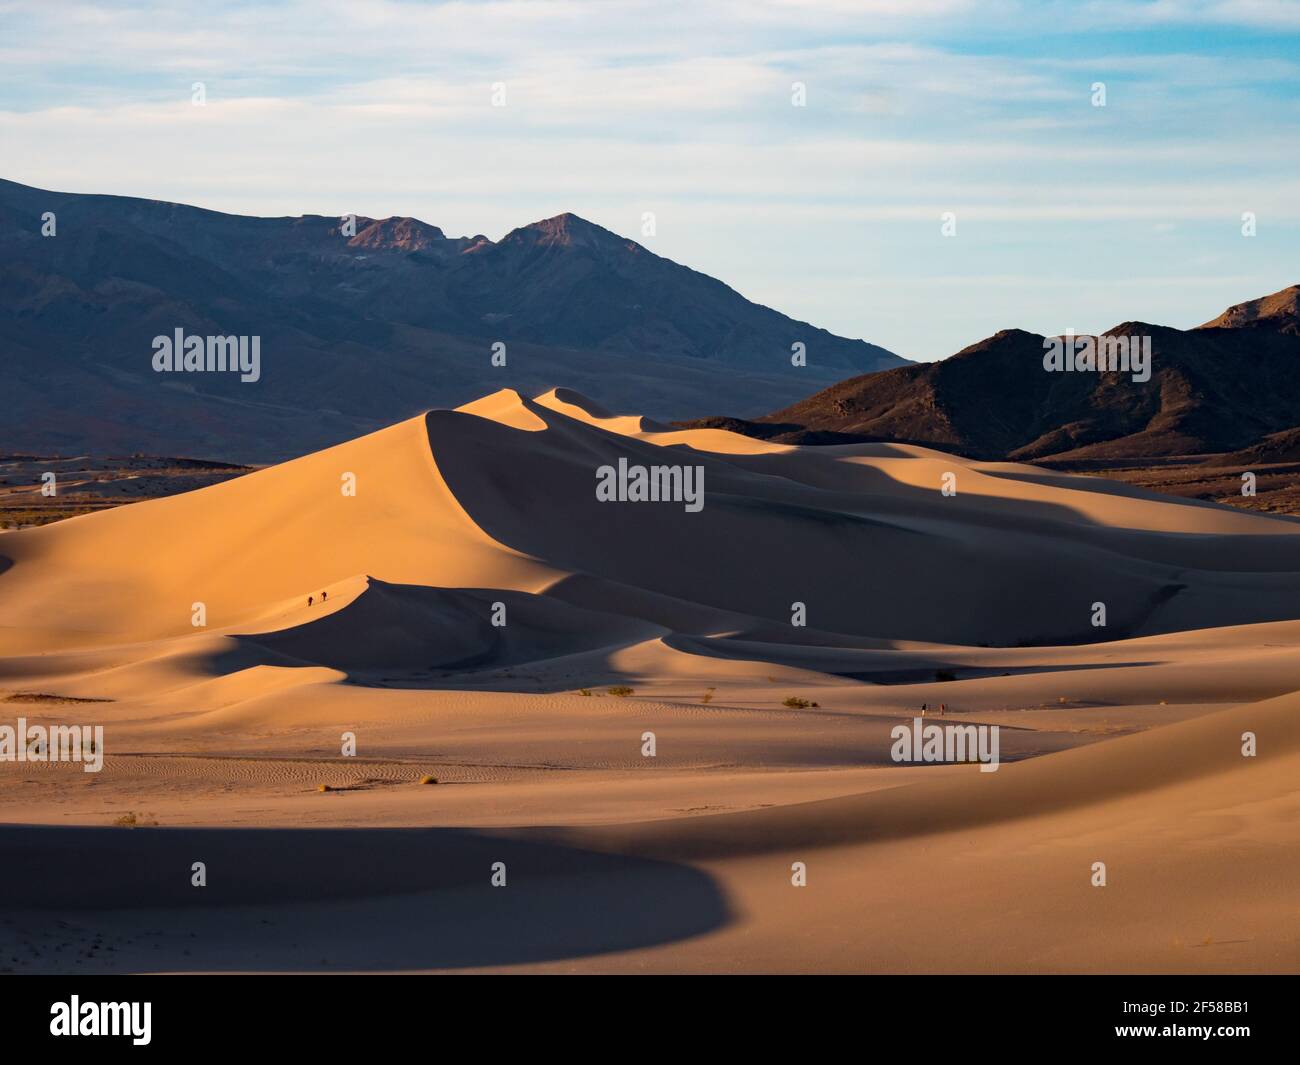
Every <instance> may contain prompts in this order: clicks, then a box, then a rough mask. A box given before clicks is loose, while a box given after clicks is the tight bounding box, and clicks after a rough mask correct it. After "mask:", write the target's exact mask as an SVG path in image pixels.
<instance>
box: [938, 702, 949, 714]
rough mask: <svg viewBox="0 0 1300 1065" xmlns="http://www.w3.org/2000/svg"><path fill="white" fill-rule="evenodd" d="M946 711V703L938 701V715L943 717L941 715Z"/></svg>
mask: <svg viewBox="0 0 1300 1065" xmlns="http://www.w3.org/2000/svg"><path fill="white" fill-rule="evenodd" d="M947 712H948V704H947V703H940V704H939V716H940V717H943V715H944V714H946V713H947Z"/></svg>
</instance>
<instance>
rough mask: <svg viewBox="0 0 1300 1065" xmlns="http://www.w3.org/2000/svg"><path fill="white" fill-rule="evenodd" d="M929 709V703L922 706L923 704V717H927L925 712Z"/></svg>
mask: <svg viewBox="0 0 1300 1065" xmlns="http://www.w3.org/2000/svg"><path fill="white" fill-rule="evenodd" d="M929 707H930V704H929V703H922V704H921V716H922V717H925V712H926V710H928V709H929Z"/></svg>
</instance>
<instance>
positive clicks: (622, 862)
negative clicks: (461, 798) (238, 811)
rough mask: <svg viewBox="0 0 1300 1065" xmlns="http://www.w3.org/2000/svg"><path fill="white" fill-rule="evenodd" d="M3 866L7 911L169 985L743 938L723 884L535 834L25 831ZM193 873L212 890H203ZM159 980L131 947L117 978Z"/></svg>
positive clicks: (2, 899) (3, 839)
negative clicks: (58, 929)
mask: <svg viewBox="0 0 1300 1065" xmlns="http://www.w3.org/2000/svg"><path fill="white" fill-rule="evenodd" d="M0 852H2V853H4V854H5V856H6V859H7V861H6V865H7V867H8V870H9V875H7V876H6V877H4V878H3V879H2V880H0V908H3V910H4V911H6V912H7V913H9V914H11V915H12V914H15V913H27V914H29V921H30V923H32V924H34V925H36V926H37V927H43V928H49V927H51V926H52V925H53V924H54V923H55V922H54V921H52V918H59V919H61V920H60V921H59V922H58V923H59V924H61V925H65V926H67V925H71V926H73V927H76V926H79V925H80V926H85V925H88V924H89V925H92V926H93V927H96V928H101V929H112V930H115V931H116V932H118V933H120V934H121V935H122V936H123V938H124V940H129V939H130V937H131V936H135V937H137V938H138V937H142V936H149V937H153V938H152V942H154V943H157V944H161V946H162V949H161V952H160V956H159V957H157V959H156V960H155V961H153V962H152V964H153V966H154V967H155V968H158V969H169V970H182V971H230V970H236V969H239V970H250V969H253V970H256V969H265V970H280V971H283V970H286V969H290V970H292V969H302V968H312V969H316V968H319V967H320V959H321V958H328V960H329V965H330V966H331V967H338V966H341V967H345V968H349V969H363V970H364V969H372V970H377V969H421V968H463V967H477V966H487V965H511V964H525V963H530V962H541V961H554V960H560V959H565V958H578V957H584V956H589V955H593V954H607V953H613V952H617V951H627V950H635V949H641V948H647V947H654V946H659V945H663V944H666V943H672V942H675V941H679V940H682V939H687V938H690V937H693V936H698V935H702V934H704V933H707V932H711V931H714V930H717V929H719V928H721V927H723V926H724V925H726V924H727V923H729V922H730V920H731V912H730V907H729V905H728V903H727V900H726V898H725V896H724V894H723V892H722V891H721V889H720V888H719V887H718V885H717V884H716V883H715V882H714V880H713V878H712V877H710V876H709V875H708V874H706V873H703V872H701V871H699V870H697V869H695V868H693V867H691V866H689V865H684V864H680V863H678V862H675V861H665V860H655V859H648V858H637V857H633V856H628V855H623V854H606V853H599V852H595V851H590V850H584V849H582V848H580V847H575V846H570V845H568V844H565V843H557V842H555V841H554V840H551V839H541V838H531V839H530V838H528V837H527V835H526V834H524V833H510V834H506V833H492V832H479V831H473V830H464V829H449V828H416V829H412V828H400V829H399V828H382V829H351V828H329V829H297V828H294V829H223V828H222V829H210V828H175V829H171V828H146V829H138V828H137V829H125V828H81V827H76V828H74V827H47V826H30V825H24V826H5V827H3V828H0ZM195 862H202V863H203V865H204V872H205V875H206V880H207V883H206V886H203V887H196V886H194V885H193V884H192V882H191V881H192V877H193V876H194V872H193V864H194V863H195ZM496 863H504V867H503V868H502V867H500V866H497V864H496ZM494 869H495V870H496V871H498V873H499V874H503V875H504V876H505V884H504V886H494V885H493V883H492V877H493V874H494ZM101 934H102V933H101ZM173 941H174V942H173ZM182 941H183V949H182ZM168 944H171V945H172V946H173V947H174V948H175V949H169V947H168ZM155 949H158V948H157V947H155ZM149 963H150V959H148V958H146V959H145V960H144V962H141V960H140V959H139V958H138V957H133V956H132V953H131V950H130V948H129V946H124V948H123V953H122V955H121V959H120V962H118V964H119V965H120V967H122V968H125V969H138V968H140V967H141V966H142V965H144V966H145V967H148V965H149Z"/></svg>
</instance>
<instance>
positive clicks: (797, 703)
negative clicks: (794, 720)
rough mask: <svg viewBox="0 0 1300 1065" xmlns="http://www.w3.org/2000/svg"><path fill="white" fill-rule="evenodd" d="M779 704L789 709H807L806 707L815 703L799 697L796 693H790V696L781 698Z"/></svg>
mask: <svg viewBox="0 0 1300 1065" xmlns="http://www.w3.org/2000/svg"><path fill="white" fill-rule="evenodd" d="M781 705H782V706H788V707H789V708H790V709H791V710H807V709H808V707H810V706H816V705H817V704H816V703H811V702H809V701H808V700H807V699H800V698H799V697H798V696H797V695H792V696H790V698H788V699H785V700H783V701H782V703H781Z"/></svg>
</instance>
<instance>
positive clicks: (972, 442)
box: [686, 286, 1300, 461]
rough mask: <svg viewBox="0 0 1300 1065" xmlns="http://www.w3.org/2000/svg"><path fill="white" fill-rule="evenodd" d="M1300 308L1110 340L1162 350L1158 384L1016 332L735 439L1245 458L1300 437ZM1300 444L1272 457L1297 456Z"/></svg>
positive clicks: (744, 426)
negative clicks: (1076, 365)
mask: <svg viewBox="0 0 1300 1065" xmlns="http://www.w3.org/2000/svg"><path fill="white" fill-rule="evenodd" d="M1298 297H1300V286H1293V287H1291V288H1288V289H1284V290H1283V291H1281V292H1277V293H1274V294H1273V295H1271V296H1267V297H1264V298H1262V299H1258V300H1253V301H1251V302H1249V303H1243V304H1239V305H1238V306H1236V307H1232V308H1229V309H1228V310H1227V311H1225V312H1224V313H1223V314H1222V315H1220V316H1219V317H1218V318H1216V319H1214V321H1212V322H1209V323H1207V324H1206V325H1203V326H1201V327H1199V328H1197V329H1190V330H1179V329H1171V328H1169V327H1167V326H1160V325H1149V324H1145V323H1141V322H1125V323H1124V324H1122V325H1118V326H1116V327H1115V328H1114V329H1110V330H1108V331H1107V333H1106V334H1104V335H1106V336H1116V337H1141V336H1150V337H1151V344H1152V367H1151V370H1152V372H1151V378H1150V380H1149V381H1146V382H1135V381H1134V380H1133V379H1132V375H1131V374H1125V373H1114V372H1106V373H1096V372H1072V373H1051V372H1048V371H1046V370H1044V368H1043V354H1044V346H1043V342H1044V338H1043V337H1042V336H1040V335H1038V334H1037V333H1027V332H1024V331H1023V330H1019V329H1008V330H1003V331H1002V332H999V333H997V334H995V335H994V336H991V337H988V338H987V339H985V340H981V341H980V342H979V343H977V344H972V345H971V346H970V347H968V348H965V349H963V350H962V351H959V352H958V353H957V354H955V355H953V356H951V357H949V358H947V359H944V360H942V361H941V362H935V363H929V364H925V365H911V366H905V367H900V368H898V369H893V370H887V371H885V372H883V373H878V374H872V375H861V376H856V377H852V378H849V379H848V380H845V381H841V382H839V383H838V384H835V385H832V386H830V387H829V388H826V389H823V390H822V391H820V392H818V393H816V394H815V395H812V396H809V397H808V398H807V399H804V400H801V401H799V402H798V403H795V404H793V405H791V406H787V407H783V408H781V409H779V410H776V411H775V412H773V413H772V414H769V415H767V416H765V417H763V418H759V419H750V420H746V419H731V422H732V424H730V425H729V426H728V427H730V428H732V429H735V430H737V431H741V432H747V433H749V434H750V435H753V436H760V437H763V438H765V439H774V440H777V441H781V442H790V443H819V442H825V443H838V442H844V441H848V440H873V441H874V440H882V441H898V442H907V443H915V444H923V445H926V446H929V447H935V448H939V449H941V450H945V451H951V452H956V453H958V454H962V455H968V456H972V457H978V458H1006V459H1013V460H1026V461H1030V460H1038V459H1047V458H1051V459H1054V460H1060V459H1070V460H1083V459H1114V458H1139V459H1140V458H1154V457H1159V456H1168V455H1185V454H1201V453H1218V452H1233V451H1240V450H1241V449H1244V448H1250V447H1252V446H1254V445H1260V444H1261V443H1262V442H1263V441H1264V440H1265V439H1266V438H1270V437H1271V436H1272V434H1276V433H1282V432H1283V431H1285V430H1294V429H1295V428H1296V427H1297V426H1300V331H1298V330H1297V328H1296V323H1297V317H1296V308H1297V298H1298ZM723 420H725V419H719V418H717V417H714V418H707V419H702V420H697V421H694V422H690V423H686V424H691V425H718V424H720V422H721V421H723ZM1295 436H1296V434H1294V433H1293V434H1292V435H1291V436H1284V437H1283V438H1280V439H1277V440H1274V441H1273V442H1272V443H1271V444H1269V445H1267V446H1264V448H1263V450H1265V451H1268V452H1269V453H1272V452H1273V451H1277V452H1278V453H1279V454H1291V453H1292V452H1291V451H1290V450H1289V445H1291V444H1294V443H1295Z"/></svg>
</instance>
